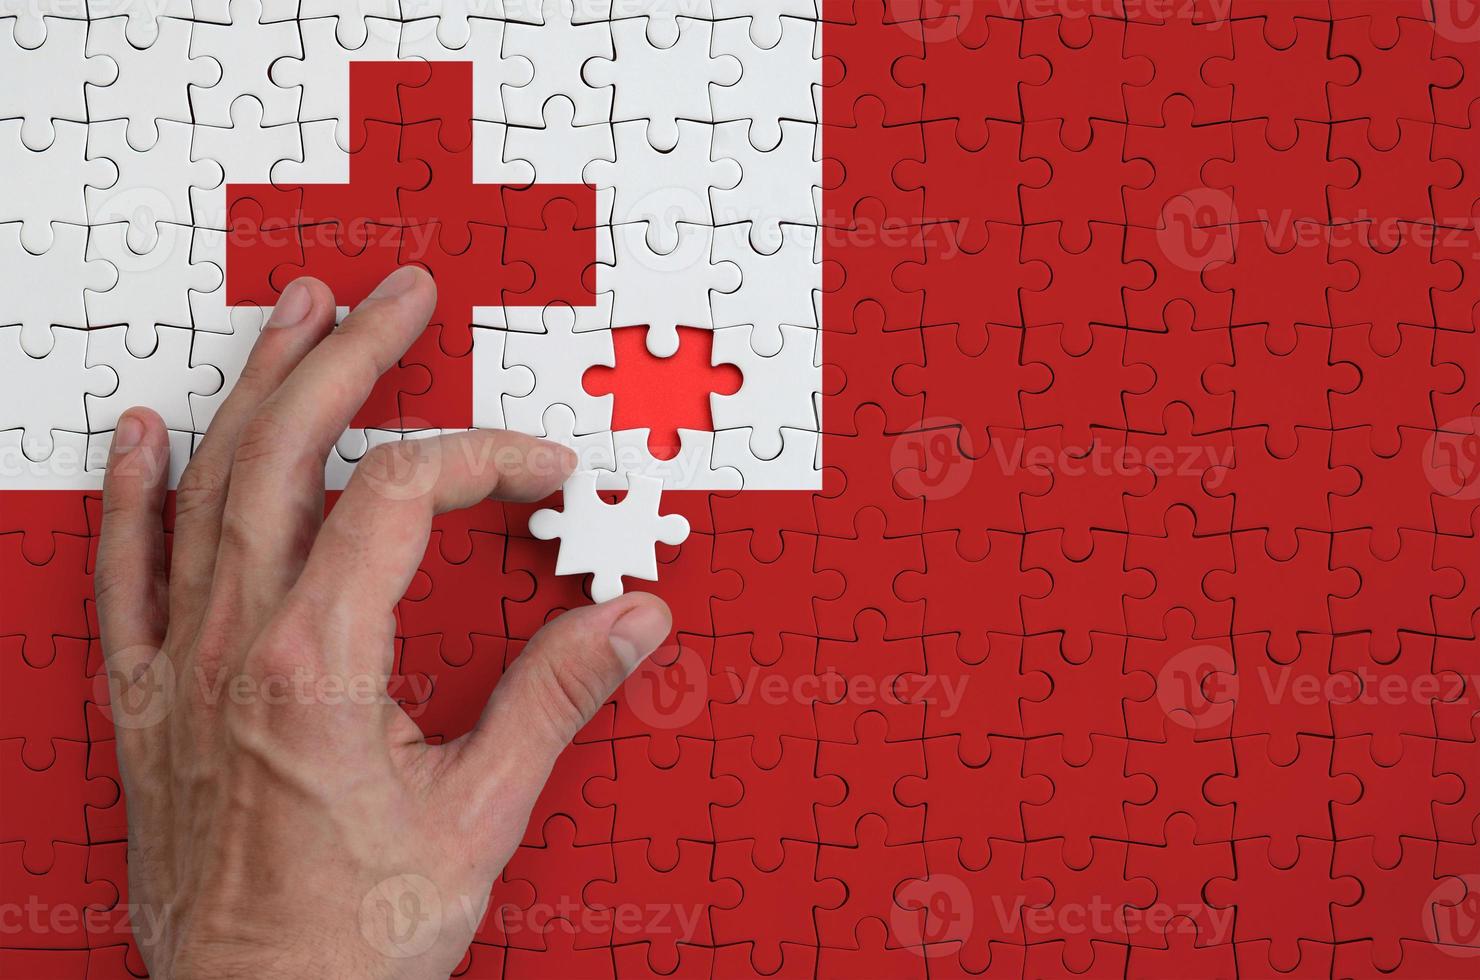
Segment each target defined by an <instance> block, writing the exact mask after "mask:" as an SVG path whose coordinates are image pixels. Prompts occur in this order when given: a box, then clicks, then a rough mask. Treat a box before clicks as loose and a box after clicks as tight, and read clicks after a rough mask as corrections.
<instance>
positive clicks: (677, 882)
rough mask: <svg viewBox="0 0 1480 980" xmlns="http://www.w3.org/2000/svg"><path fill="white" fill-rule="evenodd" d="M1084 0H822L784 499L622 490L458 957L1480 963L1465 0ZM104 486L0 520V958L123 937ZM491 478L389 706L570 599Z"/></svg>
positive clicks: (124, 967) (1479, 377) (675, 965)
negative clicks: (486, 498) (100, 541)
mask: <svg viewBox="0 0 1480 980" xmlns="http://www.w3.org/2000/svg"><path fill="white" fill-rule="evenodd" d="M1039 6H1041V7H1042V8H1043V9H1041V10H1040V9H1035V8H1037V7H1039ZM1100 6H1101V7H1103V8H1104V9H1099V8H1098V7H1097V8H1096V11H1095V13H1096V15H1095V16H1090V15H1089V14H1088V13H1087V12H1086V11H1085V10H1084V9H1082V5H1079V4H1074V3H1067V2H1066V3H1043V4H1031V3H1028V2H1026V0H1025V2H1022V3H1019V2H1015V0H1001V2H999V3H991V4H988V3H977V4H973V3H956V4H919V3H909V2H898V3H890V4H888V5H887V6H885V5H881V4H873V3H863V2H862V0H860V2H858V3H857V4H856V8H857V9H856V10H855V9H854V5H849V4H841V3H840V4H831V3H829V4H825V5H824V16H825V18H826V19H827V21H828V23H827V24H826V26H825V28H824V35H823V36H824V49H825V55H826V58H827V63H826V67H825V81H826V85H825V87H824V105H825V112H824V116H825V120H824V154H825V157H826V162H825V178H824V179H825V183H826V185H827V186H826V190H825V197H824V205H825V206H824V224H825V225H826V227H825V228H824V233H823V238H824V241H825V255H824V258H825V262H826V269H825V286H826V290H825V297H824V314H825V316H824V323H823V330H824V332H825V337H824V342H823V356H824V358H825V361H826V367H825V372H826V374H825V381H824V387H825V402H824V409H823V428H824V430H825V436H824V447H823V462H824V464H825V466H826V474H825V481H824V482H825V486H824V490H823V491H822V492H820V493H817V494H806V493H762V492H748V493H739V494H713V495H710V494H670V495H668V496H666V497H665V501H666V503H667V507H668V508H669V509H676V510H679V511H681V512H683V513H684V514H686V516H688V518H689V519H690V521H691V523H692V525H693V527H694V530H695V532H696V533H694V534H693V535H692V536H691V537H690V539H689V540H688V541H687V542H685V543H684V545H683V546H682V547H681V548H678V549H667V550H666V552H665V553H663V554H662V558H663V560H664V564H663V566H662V572H661V577H660V580H659V582H658V583H657V584H656V586H655V587H654V591H656V592H658V593H659V594H661V595H663V596H664V597H665V598H667V599H668V601H669V602H670V603H671V604H672V606H673V608H674V611H675V636H674V638H673V643H672V645H671V646H670V647H669V648H667V649H666V650H665V651H664V652H663V653H662V655H661V657H660V660H661V661H662V662H661V663H659V664H656V665H654V666H652V667H650V668H648V669H646V670H645V671H644V672H642V673H640V674H638V675H637V676H636V677H634V678H633V680H632V681H630V682H629V683H628V685H627V687H626V689H625V691H624V692H623V694H622V696H621V697H620V698H618V699H617V701H616V702H615V703H614V704H612V705H610V706H608V708H607V709H606V710H605V711H604V712H603V713H602V714H601V716H600V717H599V718H598V719H597V721H596V722H594V723H593V724H592V725H591V726H590V727H589V728H588V729H587V730H586V732H585V733H584V734H583V736H582V738H581V739H580V740H578V742H577V744H575V745H573V746H572V747H571V748H570V750H569V751H568V752H567V754H566V757H565V759H564V761H563V764H562V765H561V766H560V767H559V769H558V770H557V772H556V774H555V776H554V778H553V780H552V782H551V784H550V786H549V788H548V790H547V791H546V793H545V796H544V799H543V801H542V803H541V805H540V807H539V809H538V811H537V812H536V814H535V816H534V818H533V820H532V821H531V823H530V826H529V829H528V831H527V833H526V837H525V842H524V846H523V847H522V848H521V850H520V852H519V854H518V855H517V856H516V857H515V859H514V860H513V861H512V862H511V863H510V865H509V867H508V868H507V869H506V871H505V873H504V876H503V880H502V882H501V883H500V884H499V886H498V888H497V889H496V891H495V896H494V898H495V902H494V905H493V908H492V911H491V912H490V914H489V916H488V918H487V919H486V920H485V923H484V926H483V928H482V929H481V930H480V933H479V936H478V941H477V943H476V944H475V945H474V946H473V948H472V949H471V950H470V952H469V956H468V959H467V960H466V961H465V962H464V964H463V965H462V966H461V967H460V968H459V972H460V974H462V975H464V976H469V977H475V976H476V977H485V976H508V977H519V976H580V977H586V976H592V977H595V976H610V975H621V976H640V975H648V974H650V973H673V972H674V971H675V970H676V971H677V974H678V975H681V976H686V977H687V976H715V977H731V976H744V975H752V974H756V973H765V974H771V973H774V972H776V971H780V973H781V974H783V975H787V976H792V975H805V976H852V977H858V976H888V977H923V976H927V975H928V976H949V975H960V974H962V973H980V972H986V973H988V974H990V975H993V976H1034V977H1038V976H1057V975H1062V974H1065V973H1088V974H1090V975H1093V976H1135V977H1187V976H1235V975H1240V976H1266V975H1270V974H1271V973H1273V972H1290V973H1295V974H1298V975H1300V976H1339V977H1351V976H1370V975H1376V974H1377V973H1378V972H1379V971H1395V972H1396V974H1397V975H1404V976H1414V977H1436V976H1473V975H1474V973H1475V971H1476V969H1477V968H1480V967H1477V964H1480V843H1477V841H1480V838H1477V832H1480V823H1477V820H1480V792H1471V791H1470V790H1469V787H1468V784H1469V783H1470V782H1472V781H1475V777H1476V776H1477V775H1480V724H1477V722H1476V720H1475V719H1476V713H1475V691H1474V686H1473V679H1474V676H1475V675H1476V673H1477V666H1480V664H1477V649H1480V648H1477V640H1476V635H1477V634H1476V630H1477V627H1480V619H1477V616H1476V610H1477V606H1480V592H1477V589H1480V547H1477V541H1476V536H1477V534H1480V516H1477V515H1480V510H1477V509H1476V501H1477V499H1480V422H1477V416H1480V405H1477V403H1480V340H1477V335H1476V333H1475V330H1476V323H1477V321H1476V317H1475V303H1476V300H1477V299H1480V260H1477V252H1476V247H1477V234H1476V225H1475V215H1476V212H1475V208H1474V205H1475V201H1476V198H1477V196H1480V166H1476V165H1474V164H1473V163H1472V161H1474V160H1476V159H1480V154H1477V150H1480V143H1477V136H1476V135H1475V134H1476V132H1477V131H1476V130H1475V129H1474V128H1473V125H1472V124H1473V123H1474V122H1476V121H1477V120H1480V116H1477V115H1476V112H1475V104H1474V100H1475V99H1477V98H1480V48H1477V45H1480V27H1477V25H1476V22H1475V20H1474V14H1475V10H1474V9H1473V4H1470V3H1468V2H1457V3H1449V2H1440V0H1435V2H1434V4H1433V5H1432V6H1431V5H1430V3H1429V2H1427V0H1382V2H1375V0H1329V2H1327V0H1269V2H1259V0H1231V2H1229V3H1227V4H1218V3H1215V2H1213V0H1187V2H1185V3H1182V2H1168V3H1158V4H1153V3H1148V4H1145V5H1142V6H1134V7H1133V6H1132V5H1131V4H1130V3H1128V2H1127V3H1124V4H1122V3H1121V2H1112V0H1107V2H1106V3H1104V4H1102V5H1100ZM1467 17H1468V18H1470V19H1468V20H1467V19H1466V18H1467ZM453 278H455V277H453ZM448 285H449V284H448V283H447V282H446V281H444V282H443V288H444V290H445V289H446V288H447V287H448ZM618 374H620V363H619V367H618ZM619 397H620V396H619ZM617 411H618V412H621V411H623V408H622V406H621V405H620V404H619V405H618V406H617ZM408 414H410V413H408ZM98 516H99V508H98V501H97V497H96V495H95V494H83V493H60V492H53V493H9V494H6V495H5V497H4V499H3V512H0V531H3V532H4V533H0V575H3V577H4V581H3V594H4V596H5V617H4V622H5V626H4V629H3V631H0V632H3V633H5V634H6V635H5V636H3V637H0V671H3V673H0V698H3V708H0V876H3V877H0V882H3V890H4V894H5V896H6V898H5V901H6V903H7V907H8V911H14V910H15V909H16V907H17V906H19V907H20V912H21V914H18V915H15V916H7V919H6V921H5V922H3V923H0V927H3V929H4V931H3V932H0V946H3V947H4V949H0V976H5V977H42V976H58V977H83V976H86V977H97V978H104V977H128V976H130V975H131V974H137V973H139V972H141V970H142V965H141V963H140V961H139V959H138V956H137V953H136V952H135V951H134V950H133V949H132V948H131V946H130V945H129V942H130V941H129V936H128V933H127V928H126V924H125V918H124V914H123V910H122V906H123V903H124V902H126V900H127V896H126V894H125V893H124V889H125V877H124V851H125V843H124V840H125V824H124V813H123V802H122V801H121V800H120V799H119V797H118V788H117V783H116V771H115V762H114V757H113V751H112V742H111V738H112V728H111V725H110V724H109V722H108V720H107V718H106V715H105V713H104V712H103V711H102V710H100V709H99V707H98V706H97V705H96V704H93V703H91V702H92V701H94V700H95V698H94V691H95V689H96V685H95V683H94V680H93V675H94V674H96V672H97V671H98V670H99V669H100V664H101V660H100V655H99V651H98V645H97V639H96V637H97V625H96V621H95V618H94V616H93V608H92V604H91V602H90V601H89V598H88V597H89V592H90V586H89V578H88V575H89V571H90V569H91V560H92V554H93V547H94V546H95V544H96V536H97V530H98ZM526 516H527V510H524V509H516V508H501V507H497V506H492V505H489V506H483V507H480V508H476V509H474V510H471V511H468V512H464V513H461V514H457V515H453V516H451V517H449V518H447V519H445V520H443V521H441V522H440V524H439V526H438V530H437V531H436V532H435V534H434V537H433V540H432V542H431V544H430V547H429V549H428V552H427V557H426V561H425V563H424V565H423V569H422V575H421V576H419V578H418V581H417V583H416V584H415V586H414V587H413V590H412V592H411V593H410V594H409V595H408V596H407V598H406V600H405V601H404V602H403V603H402V606H401V609H400V627H401V629H400V633H401V636H400V639H399V644H400V649H399V651H398V665H399V669H400V671H401V673H402V675H403V676H404V679H403V680H400V681H398V682H397V683H396V685H395V688H394V689H395V690H396V692H397V693H398V695H401V696H403V697H405V698H406V699H407V710H408V711H410V712H411V713H412V714H413V715H414V716H415V717H416V718H417V720H418V722H419V723H420V724H421V725H422V727H423V728H424V729H425V730H426V731H427V733H428V735H429V736H432V737H438V738H440V737H452V736H454V735H456V734H458V733H460V732H461V731H463V730H465V729H466V728H467V727H468V726H469V725H470V724H471V722H472V721H473V719H474V718H476V716H477V712H478V710H479V708H480V707H481V705H482V703H483V700H484V697H485V696H486V693H487V691H488V690H489V688H490V687H491V686H492V685H493V684H494V683H495V682H496V681H497V678H498V676H499V674H500V672H501V670H502V668H503V666H504V665H505V664H507V663H508V662H509V661H510V659H511V658H513V657H515V656H517V655H518V653H519V650H520V648H521V646H522V644H523V642H524V641H525V640H526V639H527V638H528V637H529V636H530V635H531V634H532V633H533V632H534V631H535V630H536V629H537V628H538V627H539V626H540V624H541V623H543V622H545V621H546V620H547V619H548V618H549V617H550V616H552V615H553V614H555V613H556V612H557V611H559V610H561V609H564V608H567V607H570V606H572V605H576V604H579V603H582V602H584V601H586V600H585V599H584V597H583V596H582V594H581V592H580V583H579V582H578V581H574V580H571V579H557V578H555V577H554V576H553V575H552V571H553V561H554V555H555V549H554V547H553V546H552V545H550V544H549V543H546V542H538V541H534V540H532V539H530V538H529V537H528V536H527V533H526V529H525V518H526ZM493 598H497V599H498V600H499V601H491V599H493Z"/></svg>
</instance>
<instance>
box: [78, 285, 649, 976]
mask: <svg viewBox="0 0 1480 980" xmlns="http://www.w3.org/2000/svg"><path fill="white" fill-rule="evenodd" d="M435 297H436V289H435V287H434V286H433V284H432V281H431V279H430V278H429V277H428V276H427V275H426V274H425V273H424V272H421V271H420V270H417V269H411V268H405V269H401V270H399V271H397V272H395V273H394V274H392V275H391V276H390V277H388V278H387V279H386V280H385V281H384V282H383V283H382V284H381V285H380V287H379V288H377V289H376V291H375V292H374V293H373V294H372V295H371V296H370V297H369V298H368V299H366V300H365V302H364V303H362V304H361V305H360V306H359V308H357V309H356V310H355V311H354V312H353V313H351V314H350V315H349V317H348V318H347V319H346V320H345V321H344V323H343V324H342V325H341V326H340V328H339V329H338V330H335V329H334V298H333V296H332V295H331V294H330V292H329V290H328V288H327V287H325V286H324V285H323V284H322V283H319V282H317V281H315V280H311V279H300V280H298V281H297V282H296V283H294V284H292V285H290V286H289V287H288V288H287V289H286V290H285V291H284V292H283V295H282V298H281V301H280V302H279V303H278V305H277V307H276V308H275V309H274V311H273V314H272V318H271V321H270V323H269V324H268V328H267V329H265V330H263V332H262V335H261V337H260V339H259V340H258V341H257V344H256V346H255V347H254V348H253V350H252V354H251V357H250V358H249V360H248V361H247V364H246V367H245V368H244V369H243V371H242V374H241V379H240V380H239V381H238V382H237V384H236V387H235V388H234V389H233V390H232V392H231V394H230V396H229V397H228V398H227V399H226V401H225V403H224V404H223V406H222V407H221V410H220V411H219V412H218V413H217V415H216V418H215V420H214V421H213V422H212V423H211V425H210V429H209V431H208V432H207V433H206V435H205V438H204V440H203V441H202V442H201V444H200V447H199V450H198V451H197V452H196V453H195V455H194V457H193V458H192V459H191V461H190V464H189V466H188V467H187V468H186V469H185V472H184V475H183V476H182V477H181V479H180V484H179V488H178V495H177V497H176V511H175V532H174V549H173V555H172V556H171V557H170V558H169V562H170V567H169V573H168V576H167V575H166V560H167V553H166V552H167V549H166V544H165V536H164V532H163V529H162V526H161V520H160V511H161V505H162V503H163V501H164V495H165V480H166V475H167V473H168V466H167V462H168V453H169V445H168V442H167V437H166V432H165V428H164V425H163V423H162V422H161V421H160V419H159V417H158V416H156V415H154V414H153V413H152V412H149V411H147V410H143V409H135V410H132V411H130V412H129V413H128V414H127V415H125V416H124V417H123V418H122V419H121V420H120V421H119V423H118V429H117V432H116V435H115V437H114V441H113V450H112V455H111V457H110V460H109V466H108V474H107V481H106V483H105V486H104V493H103V511H104V519H103V529H102V540H101V544H100V550H99V555H98V564H97V576H96V586H97V601H98V614H99V619H100V624H101V630H102V641H103V649H104V653H105V656H106V659H107V665H108V673H109V677H110V681H111V702H112V705H111V712H112V715H113V717H114V720H115V724H116V726H117V729H118V755H119V766H120V769H121V771H122V776H123V785H124V791H125V794H126V796H127V799H128V817H129V849H128V858H129V898H130V903H131V906H132V908H133V921H134V929H135V933H136V936H137V938H138V940H139V944H140V946H141V948H142V950H143V953H144V959H145V962H146V963H147V964H148V966H149V969H150V970H151V972H152V973H153V975H154V976H155V977H170V978H194V977H212V978H222V977H288V978H293V977H304V978H308V977H313V978H323V977H356V978H359V977H367V978H375V977H436V978H438V980H441V978H445V977H446V976H447V975H448V974H449V972H450V971H451V970H452V969H453V968H454V967H455V966H456V965H457V962H458V960H459V958H460V957H461V956H462V954H463V951H464V950H465V949H466V947H467V945H468V942H469V941H470V940H471V938H472V936H473V932H474V930H475V928H476V927H477V925H478V919H479V912H480V910H481V908H482V903H484V902H486V901H487V897H488V894H489V890H490V887H491V886H492V883H493V881H494V879H495V878H496V877H497V876H498V874H499V872H500V871H501V870H502V868H503V866H504V864H505V863H506V862H507V861H508V859H509V857H510V856H511V855H512V854H513V852H514V849H515V847H517V846H518V843H519V840H520V838H521V836H522V834H523V831H524V826H525V823H526V821H527V820H528V817H529V812H530V808H531V807H532V806H533V805H534V802H535V799H536V797H537V796H538V795H539V792H540V788H541V786H542V785H543V784H544V782H545V779H546V777H547V775H548V774H549V772H550V768H551V766H552V765H553V764H554V761H555V758H556V756H557V755H558V754H559V753H560V752H561V750H562V749H563V748H564V747H565V745H566V743H568V742H569V741H570V739H571V738H572V737H573V736H574V735H575V734H576V732H577V731H578V730H579V729H580V728H581V726H582V725H584V724H585V723H586V722H587V721H588V720H589V719H590V718H591V717H592V715H593V714H594V713H595V712H596V710H597V709H598V708H599V707H600V706H601V704H602V703H603V702H604V701H605V700H606V699H607V697H608V696H610V695H611V693H612V691H613V690H615V689H616V687H617V685H619V684H620V683H621V682H622V680H623V679H624V678H625V677H626V676H627V675H628V673H630V672H631V671H632V669H633V668H634V667H636V666H637V664H638V663H639V662H640V661H641V660H642V659H643V658H644V657H645V656H647V654H648V653H650V652H651V651H652V650H653V649H654V648H656V647H657V646H658V645H659V644H660V643H662V642H663V640H664V639H665V638H666V636H667V634H668V630H669V628H670V624H671V620H670V617H669V614H668V610H667V607H666V606H664V605H663V603H662V602H661V601H660V600H658V599H656V598H654V597H652V596H649V595H643V594H640V593H639V594H628V595H625V596H622V597H620V598H617V599H614V600H612V601H610V602H607V603H603V604H601V605H598V606H590V607H586V608H583V609H578V610H575V611H572V612H569V613H567V614H565V615H563V616H561V617H560V618H559V619H557V620H554V621H552V622H551V623H549V624H548V625H547V626H546V627H545V628H544V629H542V630H541V631H540V632H539V634H538V635H537V636H536V637H535V638H534V639H533V640H532V641H531V642H530V643H529V645H528V647H527V648H526V649H525V650H524V652H523V653H522V654H521V655H520V657H519V658H518V659H517V660H516V661H515V662H514V664H513V665H512V666H511V667H510V668H509V670H508V671H507V673H506V674H505V676H504V677H503V679H502V680H501V681H500V683H499V685H498V687H497V689H496V690H495V691H494V692H493V695H492V696H491V697H490V698H489V701H488V704H487V707H486V708H485V709H484V711H483V716H482V718H481V720H480V721H479V723H478V726H477V727H476V729H474V730H473V731H472V732H471V733H469V734H468V735H466V736H464V737H463V738H461V739H458V740H457V741H455V742H451V743H449V744H446V745H428V744H427V743H426V742H425V741H424V740H423V738H422V735H421V732H420V731H419V730H418V728H417V726H416V724H415V723H414V722H412V720H411V719H410V718H409V717H407V715H406V714H405V713H404V712H403V711H402V710H401V708H400V707H399V706H398V705H397V704H396V703H395V702H394V701H392V700H391V699H390V698H389V697H387V695H386V683H387V677H388V675H389V673H390V670H391V666H392V664H391V661H392V649H393V639H394V631H395V620H394V616H393V610H394V606H395V604H396V602H397V601H398V600H399V599H400V598H401V596H402V594H403V593H404V591H405V589H406V586H407V584H408V583H409V582H410V581H411V577H412V575H413V574H414V573H415V572H416V568H417V565H418V564H419V562H420V560H421V558H422V555H423V552H424V550H425V548H426V544H427V538H428V534H429V532H430V528H431V523H432V517H433V515H435V514H438V513H441V512H443V511H447V510H452V509H455V508H459V507H467V506H470V505H472V504H474V503H476V502H478V501H479V500H482V499H483V498H485V497H488V496H490V495H491V496H494V497H497V498H500V499H504V500H517V501H532V500H538V499H540V498H542V497H544V496H546V495H547V494H549V493H551V492H552V491H554V490H556V489H558V488H559V487H560V485H561V483H562V482H563V481H564V479H565V477H566V476H567V475H568V474H569V472H570V470H571V469H572V467H573V466H574V462H575V461H574V456H573V454H572V453H570V451H569V450H566V449H564V448H563V447H560V446H556V445H553V444H551V443H547V442H543V441H541V440H538V439H533V438H530V437H528V436H523V435H518V434H515V433H511V432H501V431H478V432H471V433H462V434H457V435H444V436H439V437H437V438H434V439H426V440H407V441H402V442H396V443H392V444H390V445H386V446H378V447H376V448H374V449H372V450H371V451H370V453H369V454H368V455H367V456H366V457H365V458H364V459H363V460H362V461H361V462H360V464H359V466H358V468H357V469H356V470H355V472H354V476H353V477H352V478H351V480H350V483H349V486H348V487H347V488H346V489H345V491H344V494H343V496H342V497H341V499H340V500H339V502H338V504H337V506H336V507H335V508H334V510H333V512H332V514H330V516H329V517H328V518H327V519H325V518H324V516H323V509H324V485H323V467H324V460H325V458H326V457H327V455H328V453H329V451H330V449H331V448H332V447H333V445H334V443H335V440H336V439H337V438H338V437H339V435H340V433H341V432H342V431H343V430H344V429H345V427H346V426H347V425H348V424H349V423H350V420H351V418H352V417H353V416H354V414H355V412H356V410H357V409H358V407H359V406H360V404H361V403H362V402H363V401H364V399H365V397H366V396H367V395H368V394H369V392H370V389H371V386H372V385H373V384H374V383H375V381H376V379H377V378H378V377H380V375H381V373H382V372H384V371H385V370H386V369H387V368H389V367H390V366H391V365H392V364H394V363H395V362H396V360H397V358H399V357H400V356H401V354H402V353H403V352H404V351H405V350H406V348H407V347H408V346H409V345H410V344H411V342H412V341H413V340H414V339H415V338H416V337H417V336H418V335H419V334H420V333H421V332H422V330H423V329H424V328H425V326H426V324H427V320H428V317H429V316H430V315H431V312H432V308H433V306H434V305H435ZM489 601H497V597H494V596H491V597H490V600H489Z"/></svg>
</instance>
